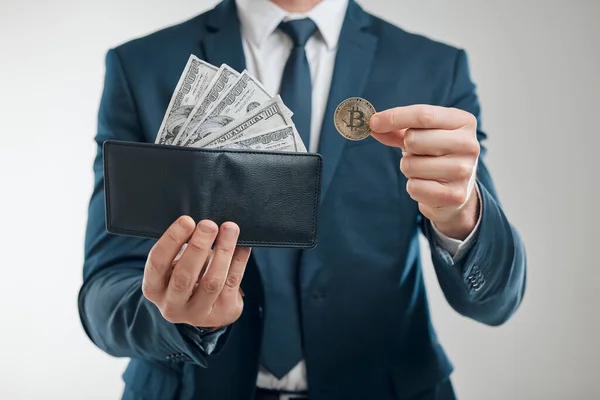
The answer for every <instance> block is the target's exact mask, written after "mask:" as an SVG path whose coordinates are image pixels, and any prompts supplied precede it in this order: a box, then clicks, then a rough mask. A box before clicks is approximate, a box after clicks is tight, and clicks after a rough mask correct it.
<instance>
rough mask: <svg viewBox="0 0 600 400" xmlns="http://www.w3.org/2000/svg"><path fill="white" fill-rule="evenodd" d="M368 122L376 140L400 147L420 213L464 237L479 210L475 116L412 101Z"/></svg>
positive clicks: (410, 190) (402, 166) (402, 167)
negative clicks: (409, 104) (406, 105)
mask: <svg viewBox="0 0 600 400" xmlns="http://www.w3.org/2000/svg"><path fill="white" fill-rule="evenodd" d="M369 125H370V128H371V129H372V133H371V135H372V136H373V138H374V139H376V140H378V141H379V142H381V143H383V144H385V145H387V146H393V147H399V148H401V149H402V151H403V156H402V159H401V161H400V170H401V171H402V173H403V174H404V175H405V176H406V177H407V178H408V183H407V186H406V190H407V192H408V194H409V195H410V196H411V197H412V198H413V199H414V200H415V201H417V202H418V203H419V210H420V211H421V212H422V213H423V215H424V216H425V217H427V218H428V219H429V220H430V221H432V222H433V223H435V226H436V227H437V228H438V229H439V230H440V231H441V232H442V233H443V234H445V235H447V236H450V237H453V238H455V239H459V240H464V239H465V238H466V237H467V236H468V235H469V233H470V232H471V231H472V230H473V229H474V228H475V225H476V223H477V219H478V215H479V196H478V195H477V191H476V190H473V189H474V187H475V186H476V185H475V183H476V171H477V160H478V158H479V152H480V146H479V142H478V140H477V119H476V118H475V117H474V116H473V115H472V114H470V113H468V112H465V111H462V110H459V109H455V108H445V107H437V106H428V105H413V106H408V107H397V108H393V109H389V110H385V111H382V112H379V113H375V114H374V115H373V116H372V117H371V118H370V120H369Z"/></svg>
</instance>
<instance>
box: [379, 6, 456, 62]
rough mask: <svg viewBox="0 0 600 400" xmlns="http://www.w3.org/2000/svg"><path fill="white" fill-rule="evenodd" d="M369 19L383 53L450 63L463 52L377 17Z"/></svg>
mask: <svg viewBox="0 0 600 400" xmlns="http://www.w3.org/2000/svg"><path fill="white" fill-rule="evenodd" d="M371 18H372V25H371V29H373V32H374V33H375V34H376V35H377V36H378V37H379V45H380V46H382V49H383V50H384V51H393V52H395V53H397V54H408V55H410V56H413V57H415V56H421V57H426V58H428V59H431V58H435V59H438V60H451V61H454V60H455V59H456V57H457V55H458V53H459V52H461V51H463V50H462V49H461V48H459V47H456V46H453V45H450V44H448V43H445V42H442V41H438V40H434V39H432V38H430V37H428V36H426V35H423V34H417V33H413V32H409V31H407V30H405V29H403V28H400V27H398V26H396V25H394V24H392V23H391V22H388V21H386V20H384V19H382V18H379V17H377V16H374V15H371ZM392 54H393V53H392Z"/></svg>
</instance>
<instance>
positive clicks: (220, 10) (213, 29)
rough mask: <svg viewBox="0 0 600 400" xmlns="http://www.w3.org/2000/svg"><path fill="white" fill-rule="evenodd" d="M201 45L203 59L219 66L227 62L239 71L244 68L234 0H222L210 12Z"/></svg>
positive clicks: (244, 62)
mask: <svg viewBox="0 0 600 400" xmlns="http://www.w3.org/2000/svg"><path fill="white" fill-rule="evenodd" d="M206 28H207V31H206V35H205V36H204V37H203V39H202V43H201V47H202V50H203V53H204V55H205V61H207V62H209V63H211V64H213V65H215V66H217V67H218V66H220V65H221V64H227V65H229V66H230V67H231V68H233V69H235V70H236V71H239V72H240V73H241V72H242V71H243V70H244V69H245V68H246V59H245V57H244V48H243V46H242V34H241V30H240V23H239V21H238V16H237V8H236V5H235V1H233V0H224V1H222V2H221V3H219V4H218V5H217V6H216V7H215V8H214V9H213V10H212V11H211V13H210V15H209V16H208V18H207V22H206Z"/></svg>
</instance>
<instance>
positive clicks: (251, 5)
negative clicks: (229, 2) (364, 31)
mask: <svg viewBox="0 0 600 400" xmlns="http://www.w3.org/2000/svg"><path fill="white" fill-rule="evenodd" d="M235 2H236V5H237V8H238V15H239V18H240V24H241V26H242V31H243V32H244V35H245V36H246V37H247V38H248V39H249V40H251V41H252V42H253V43H254V45H256V46H257V47H260V46H261V45H262V44H263V43H264V42H265V41H266V40H267V38H268V37H269V36H270V35H271V34H272V33H273V32H274V31H275V29H277V27H278V26H279V23H280V22H281V21H284V20H290V19H298V18H307V17H308V18H310V19H312V20H313V21H314V22H315V24H316V25H317V28H318V29H319V32H320V33H321V36H323V39H324V40H325V43H326V45H327V48H328V49H329V50H332V49H334V48H335V47H336V46H337V44H338V41H339V38H340V31H341V29H342V24H343V23H344V18H345V16H346V8H347V7H348V0H322V1H321V2H320V3H319V4H317V5H316V6H315V7H314V8H313V9H312V10H310V11H308V12H307V13H304V14H292V13H289V12H287V11H285V10H283V9H282V8H280V7H279V6H277V5H276V4H274V3H272V2H271V1H270V0H235Z"/></svg>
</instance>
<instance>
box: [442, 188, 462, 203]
mask: <svg viewBox="0 0 600 400" xmlns="http://www.w3.org/2000/svg"><path fill="white" fill-rule="evenodd" d="M444 197H445V198H444V200H445V202H446V203H447V204H451V205H456V206H458V205H461V204H463V203H464V202H465V200H466V197H467V191H466V189H464V188H458V189H457V188H451V189H448V190H447V191H446V192H445V196H444Z"/></svg>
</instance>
